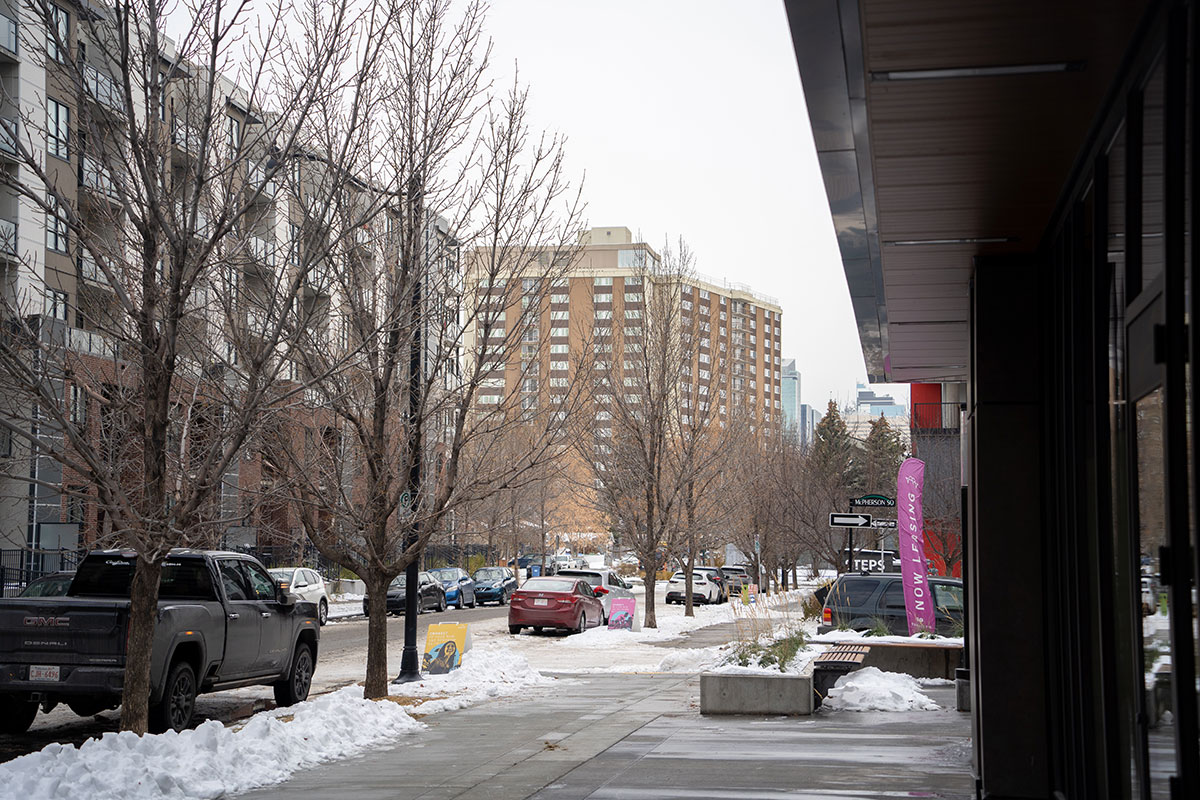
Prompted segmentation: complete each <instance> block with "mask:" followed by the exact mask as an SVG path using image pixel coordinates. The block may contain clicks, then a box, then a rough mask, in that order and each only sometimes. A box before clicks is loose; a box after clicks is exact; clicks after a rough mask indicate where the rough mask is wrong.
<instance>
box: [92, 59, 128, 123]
mask: <svg viewBox="0 0 1200 800" xmlns="http://www.w3.org/2000/svg"><path fill="white" fill-rule="evenodd" d="M83 86H84V88H85V89H86V90H87V94H88V97H89V98H90V99H91V100H92V101H93V102H95V103H99V104H100V105H102V106H104V107H105V108H107V109H109V110H110V111H115V112H117V113H118V114H124V113H125V103H124V101H123V99H122V97H121V87H120V86H118V85H117V82H116V81H115V80H113V78H112V76H111V75H109V74H108V73H107V72H101V71H100V70H98V69H96V68H95V67H93V66H92V65H91V64H84V65H83Z"/></svg>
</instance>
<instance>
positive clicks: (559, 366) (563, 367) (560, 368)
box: [550, 361, 567, 372]
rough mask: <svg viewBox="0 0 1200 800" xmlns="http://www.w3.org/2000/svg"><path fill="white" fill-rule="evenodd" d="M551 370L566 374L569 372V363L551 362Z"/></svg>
mask: <svg viewBox="0 0 1200 800" xmlns="http://www.w3.org/2000/svg"><path fill="white" fill-rule="evenodd" d="M550 369H551V371H553V372H566V371H567V362H566V361H551V362H550Z"/></svg>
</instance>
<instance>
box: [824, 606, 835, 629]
mask: <svg viewBox="0 0 1200 800" xmlns="http://www.w3.org/2000/svg"><path fill="white" fill-rule="evenodd" d="M821 621H822V622H824V623H825V624H826V625H832V624H833V611H832V610H831V609H830V608H829V606H825V607H824V608H822V609H821Z"/></svg>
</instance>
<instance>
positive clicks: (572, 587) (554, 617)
mask: <svg viewBox="0 0 1200 800" xmlns="http://www.w3.org/2000/svg"><path fill="white" fill-rule="evenodd" d="M605 591H607V590H606V589H605V588H604V587H603V586H597V587H596V589H595V591H594V592H593V590H592V587H591V586H590V585H589V584H588V582H587V581H583V580H578V579H574V578H555V577H545V578H530V579H529V580H527V581H525V585H524V586H522V587H521V588H520V589H518V590H517V591H516V592H514V593H513V596H512V600H511V602H510V603H509V606H508V632H509V633H520V632H521V629H522V628H530V627H531V628H533V630H534V633H541V631H542V628H565V629H566V630H567V631H569V632H571V633H579V632H580V631H582V630H584V629H585V628H592V627H595V626H596V625H599V624H600V623H601V621H603V619H604V606H603V605H602V604H601V602H600V601H599V600H597V599H596V595H597V594H599V593H602V592H605Z"/></svg>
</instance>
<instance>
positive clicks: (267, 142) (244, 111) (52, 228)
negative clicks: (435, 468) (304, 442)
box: [0, 0, 461, 566]
mask: <svg viewBox="0 0 1200 800" xmlns="http://www.w3.org/2000/svg"><path fill="white" fill-rule="evenodd" d="M107 13H111V12H109V11H107V10H106V9H104V8H103V7H101V6H98V5H94V4H90V3H86V2H85V3H83V4H81V5H79V4H74V3H65V2H64V3H63V4H61V5H53V4H52V5H50V6H49V14H47V15H43V14H42V13H41V12H39V11H35V10H32V9H31V8H29V7H26V6H24V5H19V4H17V3H16V0H0V85H2V87H3V93H2V102H0V169H4V170H6V172H7V173H8V175H9V177H10V181H11V182H13V183H20V184H24V185H26V186H37V185H39V180H41V179H40V177H39V176H38V175H37V167H44V170H45V175H46V182H47V183H51V184H52V185H53V186H54V187H55V189H56V191H57V192H58V194H59V195H60V196H61V197H62V202H61V206H62V213H61V214H60V213H56V208H57V207H58V206H59V204H58V203H57V202H55V203H51V204H50V206H51V207H50V208H49V209H47V208H44V207H42V206H41V205H40V204H39V203H36V202H33V201H32V200H30V199H29V198H28V197H25V196H22V195H20V194H19V193H18V192H17V191H16V190H14V189H12V188H4V187H0V296H2V298H3V301H4V307H5V308H6V309H9V310H14V311H15V313H17V314H19V315H20V316H21V317H22V318H23V319H25V320H36V322H34V323H33V327H34V328H35V329H36V330H38V331H39V335H40V336H42V337H47V338H50V339H52V340H53V341H54V342H55V343H61V345H62V347H63V349H64V350H66V351H67V352H68V353H69V354H70V358H71V359H72V360H73V363H74V364H75V365H77V367H78V369H76V370H75V374H76V375H77V376H78V375H86V376H88V379H89V380H90V382H91V383H92V384H93V385H90V386H86V385H84V383H85V381H83V380H81V379H79V378H73V379H71V380H69V381H64V382H62V384H61V386H60V387H58V388H59V389H61V392H62V395H63V402H64V404H65V405H67V406H69V408H70V414H71V417H72V421H73V422H75V423H79V424H82V425H85V426H86V429H87V431H88V435H89V436H95V437H105V436H108V437H112V438H114V439H118V438H119V436H120V431H119V430H117V429H114V428H113V426H114V424H117V423H116V422H115V421H114V420H112V419H110V418H109V417H108V416H106V412H105V409H104V406H103V404H100V403H98V402H97V400H96V398H97V396H99V395H103V394H104V393H105V392H106V391H107V390H108V388H107V387H108V386H109V385H110V384H109V382H110V381H111V382H112V385H115V384H116V383H118V382H119V379H118V377H117V374H118V373H119V371H120V366H119V365H120V363H121V362H122V360H123V359H127V358H128V357H129V356H130V352H129V348H128V346H127V345H128V343H129V342H130V341H134V340H135V339H136V337H135V336H133V335H131V334H130V332H129V330H128V328H129V326H130V321H129V317H128V316H127V315H125V316H123V315H122V313H121V310H120V306H119V304H118V289H117V287H115V286H114V285H113V283H111V282H110V276H114V275H116V276H117V277H118V278H119V277H120V276H119V275H118V273H119V271H120V270H122V269H125V268H126V267H125V266H123V265H126V264H130V263H136V257H135V255H134V253H136V248H137V247H138V246H139V244H140V243H139V240H138V237H137V236H136V233H135V232H134V231H133V230H132V228H131V225H130V221H129V219H128V218H127V210H126V208H125V207H124V206H123V203H122V195H123V193H124V194H125V195H127V196H126V198H125V199H126V200H128V195H130V194H133V193H134V191H135V190H134V189H131V188H129V187H130V186H132V185H134V181H132V180H130V181H128V182H126V183H124V184H123V183H122V181H123V180H124V176H123V174H122V172H123V170H124V168H125V163H124V156H123V154H124V153H125V152H127V148H128V138H127V132H125V135H124V136H123V132H122V126H123V125H124V124H125V122H126V121H127V117H126V114H128V113H130V112H131V110H132V113H134V114H135V115H136V116H137V122H138V124H139V125H141V126H144V128H145V130H146V131H149V132H151V133H150V134H148V135H155V134H156V133H158V134H161V136H162V140H161V142H162V144H161V145H159V146H160V147H161V148H162V152H161V156H162V158H161V169H162V171H163V175H164V178H163V181H162V185H163V186H164V187H165V188H164V195H163V198H162V202H160V203H156V204H154V205H155V206H157V209H156V210H157V211H159V212H160V213H162V214H164V215H167V216H168V217H170V218H172V219H173V220H175V222H176V223H177V225H176V227H177V229H178V230H186V231H191V232H193V233H194V235H195V237H196V239H197V240H203V239H204V238H205V237H206V236H207V237H210V238H211V237H212V231H214V230H216V229H215V228H213V227H212V226H213V225H215V224H217V223H218V221H219V215H220V214H221V209H222V208H225V209H228V208H229V207H230V204H231V203H232V204H236V205H237V206H238V207H239V209H242V208H244V211H245V213H239V215H238V217H237V219H236V220H235V221H234V223H233V224H232V226H231V230H230V232H229V233H228V235H225V236H223V237H220V238H219V239H217V241H216V245H215V249H214V250H213V251H212V252H211V253H207V254H201V255H197V256H195V257H196V258H198V259H205V261H204V266H203V267H202V268H200V271H201V272H202V274H203V276H202V279H201V280H200V281H199V282H198V283H197V284H196V287H195V289H194V290H193V291H192V294H191V298H190V300H189V305H188V307H187V309H186V312H185V314H184V316H183V318H182V319H181V320H180V321H179V325H180V334H179V355H178V363H179V364H180V366H179V367H178V372H177V374H179V375H181V376H183V380H184V381H192V382H198V381H201V380H216V379H219V376H220V375H222V374H223V373H225V372H228V371H229V368H230V367H231V366H234V365H236V364H237V362H238V358H239V344H238V343H239V341H240V342H241V343H246V342H252V341H254V340H255V338H256V337H259V338H260V339H261V337H262V336H263V335H265V334H264V330H263V327H264V325H266V324H267V323H268V322H269V320H270V319H272V316H271V315H272V314H274V315H276V317H277V316H278V315H279V314H280V313H281V312H280V311H279V309H280V308H282V307H285V306H286V307H288V308H298V309H300V310H299V311H296V312H292V313H295V314H296V315H297V316H298V317H299V316H302V317H303V320H304V324H305V325H307V326H309V327H310V328H311V330H310V334H311V337H310V341H311V342H314V343H317V345H315V346H320V347H321V348H324V349H327V350H328V351H329V352H331V353H338V352H345V351H346V349H347V348H348V347H349V346H350V345H349V326H348V324H347V322H346V319H345V318H344V315H342V314H341V312H340V305H341V304H340V301H339V291H340V289H339V284H338V280H337V276H336V274H335V271H334V270H333V269H332V266H331V265H332V264H334V263H336V262H335V258H334V254H335V252H336V253H337V255H338V257H342V258H348V257H351V256H349V255H348V254H349V252H350V251H353V256H352V257H353V258H354V259H358V260H362V261H363V262H366V263H370V262H371V261H372V259H381V258H386V257H388V255H389V253H390V252H391V251H390V249H389V248H390V247H391V245H390V238H391V237H390V233H391V228H392V225H393V223H394V221H395V217H394V215H393V214H391V213H390V211H389V212H386V213H382V214H379V215H378V216H376V217H374V219H375V223H374V225H373V226H365V225H364V226H361V227H359V228H356V229H354V234H353V236H349V237H346V240H345V241H342V242H339V243H337V245H336V248H337V249H336V251H335V250H334V247H335V245H333V244H331V243H330V242H329V241H328V240H326V241H323V242H317V241H314V236H313V234H312V232H311V229H310V228H306V227H305V224H306V223H305V220H307V219H309V218H310V217H311V215H312V214H313V213H314V211H313V209H312V208H311V206H314V205H315V206H320V205H321V200H320V198H321V197H322V195H321V194H320V191H323V190H324V189H323V187H326V186H328V185H329V184H330V183H331V181H330V175H329V174H328V173H329V170H330V169H331V168H330V167H329V166H328V165H327V164H326V163H325V162H324V161H322V160H321V159H318V158H316V157H311V156H308V155H306V154H304V153H295V152H293V153H288V154H281V153H280V151H279V150H278V147H277V142H276V141H275V140H274V139H275V136H276V134H277V132H278V129H276V128H273V127H272V126H273V122H272V119H271V118H270V117H269V115H267V114H264V113H262V112H260V111H258V110H256V109H254V108H252V106H251V103H250V101H249V97H248V92H247V91H246V90H245V89H244V88H242V87H240V86H238V85H236V84H234V83H233V82H231V81H229V80H228V79H226V78H225V77H223V76H220V75H217V76H214V77H213V78H212V81H211V83H209V82H207V81H206V77H207V73H205V72H204V71H203V69H202V68H201V67H196V66H194V65H189V64H183V63H182V62H181V61H180V60H179V59H178V57H177V56H176V53H175V51H174V45H173V43H172V42H171V41H170V40H169V39H165V38H164V39H163V40H162V41H161V44H160V47H161V50H160V53H159V54H158V56H157V57H156V59H155V63H160V66H159V67H156V68H155V69H161V74H159V75H158V78H159V79H160V85H161V86H162V87H163V91H162V94H161V100H160V102H159V103H158V104H157V108H155V109H151V110H150V111H149V113H148V114H147V110H146V105H147V104H146V102H145V98H144V96H143V97H139V96H138V94H137V93H138V88H137V84H138V80H137V79H134V80H132V81H131V83H132V85H133V97H132V98H131V99H132V102H127V101H126V100H125V98H124V97H123V96H122V82H121V81H119V80H118V79H117V78H116V77H114V76H118V75H119V72H118V71H117V69H116V65H115V64H114V63H112V62H111V60H110V59H109V58H108V57H107V56H106V53H108V52H110V44H109V43H108V42H107V41H105V37H106V36H107V35H108V34H107V33H106V27H105V26H106V21H105V19H106V18H105V15H106V14H107ZM80 15H85V16H83V17H82V18H81V16H80ZM210 87H211V88H212V89H213V92H212V94H213V96H214V98H215V99H210V98H208V97H206V96H205V89H206V88H210ZM147 116H148V117H149V118H148V119H144V117H147ZM202 160H203V161H205V163H206V164H208V165H209V168H210V169H216V170H218V171H219V174H220V175H224V176H226V177H224V178H222V179H221V181H218V182H216V188H215V189H214V190H213V191H211V192H210V193H207V194H206V193H203V192H199V191H195V190H194V189H192V188H191V187H194V186H196V185H197V180H196V176H197V174H198V171H199V169H200V162H201V161H202ZM214 165H215V166H214ZM339 180H340V185H341V186H343V187H345V186H346V185H347V184H349V185H351V186H352V187H354V188H353V191H356V192H358V193H359V194H360V195H361V198H362V200H361V203H362V204H364V205H369V204H370V203H372V202H379V201H378V200H376V199H373V198H372V195H373V194H375V195H377V194H378V193H375V192H374V190H373V189H372V188H371V187H370V186H368V185H367V184H365V183H362V184H356V183H355V182H354V181H346V180H345V179H344V178H339ZM223 191H224V192H225V193H226V197H224V198H222V197H221V196H220V195H221V192H223ZM230 192H233V193H236V196H237V198H238V199H237V200H236V201H231V200H230V199H228V194H229V193H230ZM354 207H355V201H354V200H353V198H352V199H351V200H349V201H346V202H344V203H342V204H341V205H340V208H339V213H341V214H343V215H352V214H353V213H354V211H353V209H354ZM317 211H318V212H322V213H323V212H324V211H325V209H324V208H318V209H317ZM330 213H333V212H330ZM69 214H73V215H77V216H76V218H75V219H74V220H73V221H72V222H71V224H68V215H69ZM185 220H187V221H186V222H185ZM343 224H347V225H348V224H349V223H343ZM80 231H86V232H87V236H86V238H87V241H86V242H84V241H81V239H82V238H84V237H83V236H82V235H81V234H80V233H79V232H80ZM426 240H427V243H426V244H427V246H426V249H427V250H428V251H429V254H430V255H429V257H430V259H434V258H436V259H439V260H443V261H445V262H446V264H445V265H444V267H439V268H438V269H434V270H430V274H431V275H436V276H437V279H438V280H440V281H442V282H443V283H446V284H455V283H457V282H458V281H459V280H460V277H461V276H460V274H459V270H458V266H457V256H456V252H457V248H456V247H454V246H451V244H450V241H451V237H450V236H449V233H448V226H447V225H446V224H445V222H444V221H442V220H434V221H431V223H429V225H428V230H427V232H426ZM172 252H177V251H170V250H168V255H164V259H166V258H170V257H171V256H170V253H172ZM314 254H315V255H314ZM188 257H191V256H188ZM301 267H303V269H302V270H301ZM300 274H303V275H304V276H305V277H304V281H303V285H302V286H301V287H300V290H299V291H298V292H296V293H295V294H292V293H291V291H290V287H289V276H291V275H300ZM117 282H118V284H120V281H119V280H118V281H117ZM129 285H137V281H136V280H135V281H133V282H132V283H130V284H129ZM450 293H451V294H452V292H450ZM430 294H432V292H431V293H430ZM437 296H438V298H439V300H444V299H445V297H446V296H448V290H447V289H446V287H445V286H439V287H438V292H437ZM441 311H442V312H445V313H440V314H430V315H428V317H427V319H428V320H429V324H430V325H431V326H436V333H437V335H436V336H435V335H434V332H431V333H429V334H427V335H426V336H425V337H424V339H423V343H424V347H425V349H426V351H427V353H426V360H429V359H432V358H434V357H435V356H436V357H437V358H441V357H442V351H443V350H444V349H445V348H439V347H438V342H439V341H440V340H439V339H438V336H450V337H451V338H454V336H455V333H454V322H456V320H457V309H450V310H449V311H446V309H441ZM446 314H449V316H451V317H453V318H454V320H453V321H451V322H450V323H447V322H445V320H443V319H442V317H444V316H446ZM122 341H124V342H125V344H122ZM304 370H305V367H304V365H303V364H302V363H300V360H299V359H295V360H288V361H286V362H285V363H284V366H283V369H282V371H281V373H280V377H281V378H282V380H284V381H288V380H293V381H295V380H299V379H300V378H301V377H302V376H303V373H304ZM312 399H313V400H319V398H312ZM312 404H313V403H309V405H312ZM3 410H4V409H0V412H3ZM216 411H217V412H218V413H219V409H216ZM15 412H16V413H17V414H18V415H19V416H21V417H23V418H27V419H33V420H36V419H37V416H38V415H37V412H36V409H34V410H31V409H30V408H29V407H28V406H26V407H24V408H20V409H15ZM33 424H35V425H36V424H38V423H36V422H35V423H33ZM46 430H48V429H47V428H42V429H41V430H38V431H36V433H38V434H39V435H47V434H46ZM48 435H50V436H54V433H53V432H51V433H49V434H48ZM59 436H60V438H61V434H59ZM27 451H28V448H27V446H26V445H25V444H24V440H23V439H22V438H21V437H19V436H13V435H3V434H0V459H10V462H9V469H8V472H9V475H10V477H8V478H2V477H0V550H16V549H25V548H34V549H40V550H55V549H60V548H61V549H64V550H71V549H74V548H76V547H80V546H86V545H88V544H90V543H91V542H92V541H94V540H95V538H96V537H97V536H98V535H101V534H103V533H105V532H107V529H106V522H105V520H104V515H103V512H102V510H101V509H99V507H98V504H97V503H96V502H95V501H94V499H91V498H92V496H94V492H93V490H92V489H91V488H89V487H88V486H87V481H86V480H85V479H84V478H82V477H81V476H77V475H74V474H72V473H71V472H70V471H69V470H64V468H63V466H62V465H61V464H60V463H58V462H57V461H56V460H55V459H53V458H51V457H50V456H46V455H41V456H38V455H30V454H29V453H28V452H27ZM14 461H15V463H17V465H18V466H17V468H13V467H12V464H13V463H14ZM183 469H185V471H186V468H185V467H184V468H183ZM273 479H274V477H273V475H272V470H271V466H270V464H269V463H264V461H263V459H261V458H260V457H259V456H258V455H257V454H255V453H252V452H248V453H247V454H246V455H245V456H243V457H240V458H236V459H234V460H233V461H232V462H231V463H230V464H229V466H228V468H227V470H226V472H225V473H224V475H223V476H222V480H221V485H220V488H219V491H218V492H217V493H216V497H215V499H214V500H213V501H212V506H213V507H212V508H211V509H209V510H207V511H206V512H205V513H207V514H209V515H210V516H211V518H213V519H221V520H225V521H227V522H228V524H223V528H224V530H225V531H226V533H227V534H228V535H227V536H226V537H225V541H224V542H223V543H224V544H226V545H235V544H239V545H250V546H253V545H256V544H257V545H263V544H270V543H272V542H273V541H277V540H280V539H288V538H294V537H295V536H296V535H297V532H298V531H297V528H296V526H295V524H294V520H292V519H291V518H290V516H289V513H288V511H287V509H286V508H285V507H284V506H282V505H281V504H278V503H275V504H269V503H268V504H265V505H264V504H261V503H259V502H258V501H257V498H259V497H261V495H262V494H263V490H264V489H267V488H269V486H270V484H271V482H272V481H273ZM55 487H69V489H68V491H67V492H66V493H64V492H62V491H59V490H58V489H57V488H55ZM89 493H92V494H89ZM35 559H36V560H37V562H38V563H39V565H43V566H44V565H45V563H46V562H45V561H44V560H43V559H42V558H41V556H40V555H37V556H35Z"/></svg>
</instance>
